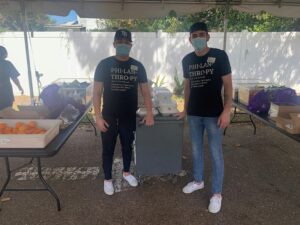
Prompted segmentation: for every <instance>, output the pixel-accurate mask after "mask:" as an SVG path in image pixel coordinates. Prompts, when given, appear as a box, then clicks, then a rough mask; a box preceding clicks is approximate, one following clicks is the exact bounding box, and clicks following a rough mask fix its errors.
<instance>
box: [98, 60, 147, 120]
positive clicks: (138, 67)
mask: <svg viewBox="0 0 300 225" xmlns="http://www.w3.org/2000/svg"><path fill="white" fill-rule="evenodd" d="M94 80H95V81H98V82H103V87H104V91H103V110H102V114H103V115H106V116H114V117H119V118H121V117H135V115H136V110H137V93H138V92H137V91H138V83H147V74H146V70H145V68H144V66H143V65H142V63H140V62H139V61H137V60H135V59H133V58H129V60H127V61H119V60H117V59H116V57H115V56H111V57H108V58H106V59H104V60H102V61H101V62H100V63H99V64H98V66H97V68H96V72H95V77H94Z"/></svg>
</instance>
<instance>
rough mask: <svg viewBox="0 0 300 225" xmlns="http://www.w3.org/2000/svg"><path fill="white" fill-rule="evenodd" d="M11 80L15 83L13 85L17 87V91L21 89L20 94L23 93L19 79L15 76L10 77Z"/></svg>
mask: <svg viewBox="0 0 300 225" xmlns="http://www.w3.org/2000/svg"><path fill="white" fill-rule="evenodd" d="M11 79H12V80H13V82H14V83H15V85H16V86H17V87H18V88H19V91H21V94H24V90H23V88H22V86H21V84H20V81H19V79H18V78H17V77H14V78H11Z"/></svg>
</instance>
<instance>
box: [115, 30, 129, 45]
mask: <svg viewBox="0 0 300 225" xmlns="http://www.w3.org/2000/svg"><path fill="white" fill-rule="evenodd" d="M121 39H126V40H128V41H130V42H132V39H131V32H130V31H129V30H127V29H119V30H117V31H116V33H115V38H114V40H115V41H116V40H121Z"/></svg>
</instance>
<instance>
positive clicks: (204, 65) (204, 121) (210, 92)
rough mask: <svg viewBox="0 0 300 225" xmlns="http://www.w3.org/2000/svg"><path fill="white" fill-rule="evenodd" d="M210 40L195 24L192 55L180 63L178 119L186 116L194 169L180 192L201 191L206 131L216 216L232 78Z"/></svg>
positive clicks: (220, 52)
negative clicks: (181, 100)
mask: <svg viewBox="0 0 300 225" xmlns="http://www.w3.org/2000/svg"><path fill="white" fill-rule="evenodd" d="M209 38H210V36H209V34H208V29H207V25H206V24H205V23H203V22H197V23H195V24H193V25H192V26H191V27H190V37H189V40H190V43H191V44H192V46H193V47H194V49H195V51H193V52H191V53H189V54H187V55H186V56H185V57H184V58H183V60H182V67H183V75H184V78H185V81H184V101H185V103H184V111H183V112H181V113H180V114H179V118H183V117H184V116H185V115H187V118H188V123H189V131H190V135H191V141H192V151H193V152H192V153H193V154H192V155H193V168H194V169H193V173H194V181H192V182H190V183H188V184H187V185H186V186H185V187H184V188H183V192H184V193H186V194H189V193H192V192H194V191H196V190H200V189H203V188H204V180H203V179H204V177H203V168H204V149H203V135H204V131H206V133H207V136H208V143H209V149H210V153H211V154H210V155H211V159H212V197H211V199H210V203H209V206H208V210H209V212H211V213H217V212H219V211H220V209H221V204H222V186H223V178H224V160H223V152H222V133H223V131H222V130H223V129H224V128H225V127H226V126H228V124H229V121H230V109H231V101H232V78H231V67H230V63H229V60H228V56H227V54H226V52H225V51H223V50H220V49H216V48H209V47H208V46H207V42H208V41H209ZM223 86H224V103H223V99H222V93H221V92H222V87H223Z"/></svg>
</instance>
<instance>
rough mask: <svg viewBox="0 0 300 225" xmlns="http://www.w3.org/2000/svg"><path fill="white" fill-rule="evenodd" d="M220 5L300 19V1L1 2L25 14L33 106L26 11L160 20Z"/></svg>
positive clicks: (4, 8) (5, 7) (0, 6)
mask: <svg viewBox="0 0 300 225" xmlns="http://www.w3.org/2000/svg"><path fill="white" fill-rule="evenodd" d="M217 6H226V7H227V10H226V12H227V13H228V8H229V6H232V7H233V8H234V9H236V10H240V11H244V12H250V13H257V12H260V11H262V10H263V11H266V12H269V13H271V14H273V15H276V16H282V17H295V18H300V0H264V1H261V0H186V1H184V0H0V13H1V11H6V12H7V11H9V10H19V11H21V12H22V15H23V22H24V39H25V47H26V58H27V65H28V66H27V67H28V78H29V87H30V96H31V100H32V103H33V99H34V98H33V97H34V94H33V87H32V75H31V69H30V57H29V50H28V39H27V30H26V26H25V21H26V12H32V13H45V14H53V15H61V16H65V15H67V14H68V13H69V11H70V10H75V11H76V13H77V14H78V15H79V16H80V17H83V18H107V19H113V18H115V19H129V18H157V17H164V16H166V15H168V13H169V12H170V11H171V10H173V11H175V12H176V13H177V15H185V14H191V13H196V12H199V11H204V10H207V9H209V8H213V7H217ZM226 18H227V16H226V15H225V18H224V47H223V48H224V49H226V33H227V19H226Z"/></svg>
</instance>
